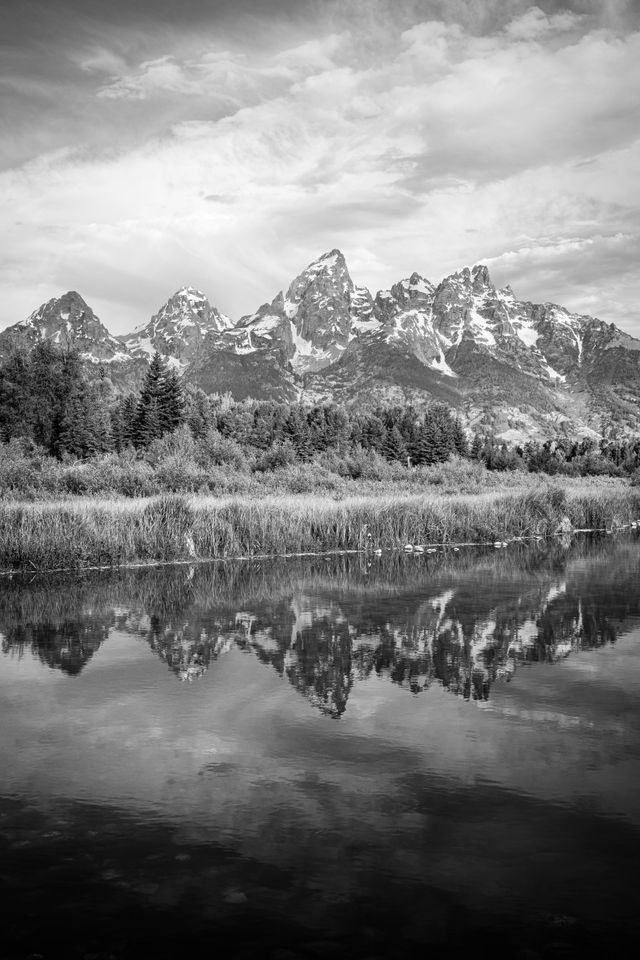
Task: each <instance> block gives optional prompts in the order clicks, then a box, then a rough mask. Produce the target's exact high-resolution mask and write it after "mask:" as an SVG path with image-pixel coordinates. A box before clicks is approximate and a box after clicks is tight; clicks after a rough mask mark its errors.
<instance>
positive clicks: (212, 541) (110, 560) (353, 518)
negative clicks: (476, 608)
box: [0, 485, 640, 570]
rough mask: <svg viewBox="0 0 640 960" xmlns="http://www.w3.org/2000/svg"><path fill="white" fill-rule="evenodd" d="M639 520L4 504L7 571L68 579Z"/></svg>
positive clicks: (327, 507)
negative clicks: (142, 566)
mask: <svg viewBox="0 0 640 960" xmlns="http://www.w3.org/2000/svg"><path fill="white" fill-rule="evenodd" d="M638 517H640V492H636V491H635V490H633V489H632V488H630V487H628V486H627V487H625V486H609V487H604V488H603V489H598V488H589V487H585V488H578V489H576V490H571V489H570V490H569V492H567V491H566V490H565V489H563V487H561V486H558V485H549V486H543V487H539V488H538V489H536V490H525V491H518V490H515V491H511V492H503V493H483V494H480V495H477V496H473V495H463V496H438V495H435V494H433V493H431V494H429V493H408V494H399V495H395V496H389V495H378V496H355V497H345V498H343V499H340V500H331V499H328V498H327V497H320V496H314V495H308V496H294V495H287V496H268V497H263V498H256V497H254V498H246V497H239V496H236V497H226V498H222V499H215V498H213V497H197V496H185V495H178V494H175V495H162V496H159V497H154V498H150V499H146V500H145V499H140V500H111V501H105V500H87V499H85V500H78V501H75V502H73V501H68V502H63V503H57V504H56V503H35V504H12V503H4V504H0V568H2V569H11V568H14V569H15V568H31V569H39V570H42V569H50V570H51V569H62V568H65V569H66V568H82V567H86V566H117V565H122V564H128V563H150V562H162V561H165V562H166V561H176V560H194V559H197V558H201V559H208V558H221V557H239V556H245V557H246V556H249V557H250V556H261V555H283V554H295V553H316V552H322V551H327V550H367V549H375V548H382V549H386V548H398V547H402V546H404V545H405V544H407V543H411V544H446V543H469V542H473V543H482V542H493V541H495V540H500V541H502V540H510V539H513V538H515V537H537V536H540V537H545V536H548V535H550V534H553V533H556V532H557V530H558V527H559V524H560V523H561V521H562V520H563V518H566V520H565V526H566V523H567V521H568V522H570V524H571V525H572V526H573V527H574V528H583V527H595V528H603V527H606V528H608V529H612V528H615V527H621V526H624V525H626V524H628V523H630V522H631V521H632V520H635V519H636V518H638Z"/></svg>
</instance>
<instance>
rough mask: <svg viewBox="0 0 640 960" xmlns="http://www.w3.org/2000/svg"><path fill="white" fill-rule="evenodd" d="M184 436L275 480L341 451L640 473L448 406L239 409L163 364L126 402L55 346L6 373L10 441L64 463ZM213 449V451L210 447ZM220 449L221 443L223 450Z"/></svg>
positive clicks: (625, 461) (593, 448) (623, 457)
mask: <svg viewBox="0 0 640 960" xmlns="http://www.w3.org/2000/svg"><path fill="white" fill-rule="evenodd" d="M180 427H188V428H189V431H190V433H191V434H192V436H193V438H194V439H195V440H197V441H199V442H205V441H211V442H215V443H218V444H220V443H223V444H224V442H225V441H232V443H233V447H234V451H235V455H236V456H238V455H241V454H238V451H241V450H243V449H244V450H245V451H246V454H247V456H249V455H250V456H251V459H252V462H253V463H254V464H255V466H254V469H256V470H258V471H260V470H270V469H274V468H276V467H279V466H286V465H288V464H293V463H296V462H305V461H308V460H311V459H313V458H316V457H317V456H318V455H322V454H323V453H324V452H326V451H334V452H337V453H338V454H342V455H344V456H346V455H348V454H349V453H350V452H353V451H357V450H361V451H372V452H374V453H375V454H376V455H380V456H382V457H384V458H385V459H386V460H387V461H389V462H390V463H394V462H396V463H402V464H406V465H408V466H421V465H423V464H433V463H440V462H443V461H445V460H447V459H448V458H449V457H450V456H451V455H452V454H457V455H458V456H460V457H469V458H471V459H472V460H476V461H480V462H482V463H484V464H485V465H486V466H487V468H488V469H490V470H515V469H523V470H529V471H533V472H539V471H543V472H546V473H550V474H569V475H578V474H580V475H584V474H613V475H622V474H625V473H627V474H630V473H633V472H635V471H636V470H637V469H638V467H639V466H640V439H638V438H621V439H609V440H602V441H600V442H597V441H596V440H593V439H581V440H569V439H556V440H548V441H546V442H540V443H534V442H531V443H527V444H526V445H523V446H515V445H508V444H506V443H499V442H496V441H495V439H493V438H490V437H481V436H477V435H476V436H474V437H473V438H472V440H471V443H469V441H468V438H467V436H466V434H465V431H464V429H463V427H462V425H461V423H460V421H459V420H458V419H457V418H456V417H454V416H453V415H452V414H451V412H450V411H449V410H448V408H447V407H445V406H444V405H442V404H437V403H436V404H433V405H432V406H430V407H429V408H428V409H426V410H423V411H418V410H416V409H415V408H414V407H412V406H399V405H395V406H380V407H377V408H375V409H373V410H367V411H359V410H357V409H353V408H349V409H347V408H344V407H340V406H337V405H336V404H331V403H326V404H318V405H315V406H309V405H304V404H285V403H277V402H272V401H253V400H245V401H242V402H239V403H235V402H233V400H232V399H231V397H230V396H228V395H225V396H220V395H216V394H214V395H212V396H208V395H207V394H205V393H204V392H203V391H202V390H199V389H194V388H192V387H186V388H185V387H184V386H183V384H182V382H181V380H180V378H179V377H178V375H177V374H176V373H175V371H173V370H171V369H170V368H168V366H167V364H166V363H165V362H164V361H163V360H162V358H161V357H160V355H159V354H157V353H156V354H155V356H154V357H153V359H152V361H151V363H150V365H149V369H148V371H147V374H146V377H145V380H144V383H143V385H142V388H141V389H140V391H139V392H138V393H131V394H129V395H127V396H124V397H122V396H117V395H116V394H115V392H114V390H113V387H112V385H111V382H110V381H109V380H108V379H107V378H106V377H97V378H95V379H91V380H88V379H87V377H86V375H85V373H84V372H83V364H82V362H81V361H80V360H79V358H78V356H77V354H75V353H74V352H68V351H61V350H59V349H58V348H56V347H55V346H54V345H52V344H51V343H50V342H48V341H43V342H42V343H39V344H38V345H37V346H36V347H35V348H33V349H32V350H31V351H30V352H19V351H17V352H15V353H13V354H12V355H11V356H10V357H9V358H8V359H6V360H4V361H3V362H2V363H0V441H4V442H7V441H9V440H12V439H15V438H22V439H24V440H27V441H31V442H33V443H34V444H36V445H37V446H38V447H39V448H41V449H43V450H44V451H46V452H47V453H48V454H50V455H52V456H55V457H57V458H58V459H63V458H65V457H71V458H74V459H83V460H86V459H89V458H91V457H94V456H96V455H99V454H104V453H108V452H110V451H115V452H116V453H121V452H123V451H126V450H133V451H139V452H142V451H145V450H147V449H148V448H150V447H151V446H152V445H153V444H154V443H155V441H157V440H159V439H160V438H162V437H163V436H165V435H167V434H171V433H173V432H174V431H175V430H176V429H178V428H180ZM212 438H213V440H212ZM215 438H217V440H215Z"/></svg>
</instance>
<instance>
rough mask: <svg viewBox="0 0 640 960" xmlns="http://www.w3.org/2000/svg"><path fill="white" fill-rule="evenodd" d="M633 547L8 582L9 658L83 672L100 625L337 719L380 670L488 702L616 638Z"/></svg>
mask: <svg viewBox="0 0 640 960" xmlns="http://www.w3.org/2000/svg"><path fill="white" fill-rule="evenodd" d="M639 573H640V544H639V543H638V541H637V539H635V538H632V537H630V538H628V539H623V540H620V539H617V540H612V539H610V538H609V539H607V538H602V539H590V538H581V539H576V540H575V541H573V542H572V543H569V544H563V543H560V542H553V543H550V544H545V545H537V546H526V547H525V546H521V547H520V546H515V545H514V546H512V547H510V548H509V549H508V550H505V551H500V553H494V552H491V553H490V552H487V551H480V550H470V551H469V552H468V553H465V554H462V553H460V554H453V553H451V554H446V553H445V552H441V553H439V554H436V555H425V556H421V557H405V556H400V555H389V556H388V557H383V558H382V559H374V558H368V557H366V556H343V557H336V558H313V559H305V560H295V561H294V560H286V561H285V560H274V561H268V562H260V563H258V562H252V563H218V564H207V565H202V566H194V567H189V568H186V567H181V566H178V567H164V568H156V569H150V570H135V571H121V572H119V573H117V574H110V575H104V574H102V575H99V576H98V575H95V574H92V575H85V576H84V577H81V578H79V579H64V578H54V579H51V578H48V579H47V580H46V581H45V580H44V579H41V578H39V577H36V578H34V579H32V580H31V582H29V583H26V582H24V581H23V580H21V579H20V578H14V579H11V580H7V581H5V582H4V583H3V584H2V589H1V590H0V634H1V635H2V650H3V653H5V654H6V655H11V656H22V655H23V654H24V653H25V651H31V652H32V653H33V654H34V655H36V656H37V657H38V658H39V659H40V660H41V661H42V662H43V663H44V664H46V665H48V666H49V667H51V668H54V669H60V670H62V671H64V672H65V673H67V674H69V675H77V674H79V673H80V671H81V670H82V668H83V667H84V665H85V664H86V663H87V662H88V661H89V660H90V659H91V657H93V655H94V654H95V652H96V651H97V650H98V648H99V647H100V645H101V644H102V643H104V642H105V641H106V640H107V639H108V637H109V634H110V632H111V631H112V630H118V631H121V632H127V633H130V634H133V635H135V636H138V637H143V638H144V639H145V640H146V642H147V643H148V644H149V646H150V648H151V650H153V652H154V653H155V654H156V655H157V656H158V657H160V658H161V659H162V660H163V661H164V662H165V663H166V664H167V666H168V667H169V669H170V670H171V671H172V672H173V673H174V674H175V675H176V676H177V677H178V678H179V679H180V680H186V681H191V680H197V679H198V678H200V677H202V676H203V674H204V673H205V672H206V671H207V670H208V669H209V668H210V667H211V665H212V663H213V662H214V661H215V660H216V659H217V658H219V657H220V656H221V655H222V654H224V653H226V652H228V651H229V650H231V649H234V648H239V649H241V650H244V651H248V652H251V653H252V654H253V655H255V656H256V657H257V658H258V659H259V660H260V662H262V663H264V664H267V665H269V666H271V667H273V668H274V669H275V670H277V672H278V673H279V674H280V675H282V676H284V677H286V678H287V679H288V681H289V682H290V683H291V684H292V686H293V687H295V689H296V690H298V691H299V692H300V693H301V694H302V695H303V696H305V697H306V698H307V699H308V700H309V701H310V702H311V703H312V704H313V705H314V706H315V707H317V708H318V709H319V710H320V711H322V713H325V714H327V715H329V716H332V717H340V716H341V715H342V714H343V713H344V712H345V710H346V708H347V703H348V698H349V694H350V692H351V690H352V688H353V686H354V684H356V683H358V682H361V681H363V680H366V679H367V678H368V677H370V676H371V675H377V676H379V677H382V678H386V679H388V680H390V681H391V682H392V683H395V684H398V685H400V686H401V687H403V688H405V689H406V690H408V691H410V692H411V693H413V694H418V693H420V692H421V691H424V690H426V689H427V688H428V687H430V686H431V685H432V684H434V683H437V684H439V685H441V686H442V687H444V688H446V689H447V690H449V691H450V692H451V693H454V694H457V695H459V696H462V697H465V698H467V699H472V700H487V699H488V697H489V694H490V690H491V687H492V685H493V684H494V683H495V682H496V681H498V680H509V679H510V678H511V677H512V676H513V674H514V672H515V671H516V669H517V666H518V664H522V663H530V662H539V661H544V662H549V663H553V662H555V661H557V660H560V659H562V658H564V657H567V656H569V655H570V654H571V653H572V652H574V651H576V650H580V649H591V648H594V647H598V646H601V645H604V644H607V643H613V642H614V641H615V639H616V636H617V635H618V634H619V633H620V632H621V631H625V630H626V629H629V628H630V627H631V626H632V625H633V623H634V621H635V619H636V618H638V617H639V616H640V597H638V595H637V592H636V589H635V585H636V584H637V582H638V574H639Z"/></svg>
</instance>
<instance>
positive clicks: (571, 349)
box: [0, 250, 640, 441]
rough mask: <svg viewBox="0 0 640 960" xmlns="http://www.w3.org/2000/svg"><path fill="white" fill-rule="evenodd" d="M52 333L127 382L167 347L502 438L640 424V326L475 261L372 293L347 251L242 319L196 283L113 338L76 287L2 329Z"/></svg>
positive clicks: (9, 344)
mask: <svg viewBox="0 0 640 960" xmlns="http://www.w3.org/2000/svg"><path fill="white" fill-rule="evenodd" d="M42 339H48V340H51V341H52V342H53V343H56V344H59V345H60V346H62V347H66V348H71V347H73V348H75V349H77V350H78V352H79V354H80V356H81V358H82V360H83V361H84V362H85V365H86V368H87V370H88V371H90V372H92V373H94V374H95V373H97V372H98V371H99V372H100V375H102V376H107V377H109V378H110V379H111V380H112V382H113V384H114V386H115V388H116V389H117V390H119V391H125V390H134V389H137V388H138V387H139V385H140V382H141V380H142V378H143V376H144V372H145V370H146V368H147V364H148V361H149V359H150V357H151V356H152V355H153V354H154V352H155V351H156V350H157V351H158V352H159V353H160V354H161V355H162V356H163V357H164V358H165V360H166V361H167V362H168V363H169V364H170V365H171V366H173V367H174V368H176V369H177V370H178V371H179V372H180V373H181V374H182V376H183V377H184V380H185V382H187V383H191V384H194V385H195V386H198V387H201V388H202V389H203V390H205V391H206V392H208V393H212V392H217V393H225V392H230V393H231V394H232V395H233V396H234V397H235V398H236V399H238V400H241V399H245V398H247V397H253V398H254V399H257V400H278V401H288V402H293V401H296V400H300V401H304V402H308V403H317V402H330V401H335V402H339V403H344V404H347V405H353V404H358V405H359V406H362V407H371V406H375V405H377V404H380V403H385V404H390V403H392V404H395V403H398V404H407V403H412V404H414V405H415V406H417V407H419V406H424V405H425V404H427V403H429V402H431V401H433V400H434V399H435V400H439V401H443V402H445V403H446V404H448V405H449V406H450V407H451V408H453V409H455V410H456V411H457V413H458V414H459V415H460V416H461V417H462V419H463V421H464V422H465V423H466V424H467V425H468V426H470V427H473V428H475V429H477V430H480V431H481V432H490V433H493V434H495V435H496V436H498V437H501V438H504V439H506V440H518V441H520V440H526V439H528V438H533V437H541V436H545V437H550V436H558V435H572V436H573V435H586V434H595V435H598V434H599V435H601V434H607V432H609V431H610V430H611V429H612V427H613V428H615V429H616V430H617V431H618V432H620V433H625V432H636V431H638V429H640V406H639V400H640V340H637V339H635V338H633V337H631V336H629V335H628V334H626V333H624V332H623V331H621V330H619V329H618V328H616V327H615V326H614V325H613V324H607V323H605V322H603V321H602V320H598V319H596V318H594V317H590V316H587V315H581V314H575V313H571V312H570V311H568V310H566V309H565V308H563V307H561V306H558V305H556V304H553V303H531V302H529V301H524V300H519V299H518V298H517V296H516V295H515V294H514V292H513V291H512V290H511V288H510V287H508V286H507V287H504V288H502V289H497V288H496V287H495V286H494V284H493V282H492V280H491V277H490V275H489V271H488V270H487V268H486V266H482V265H476V266H474V267H473V268H472V269H469V268H468V267H465V268H464V269H462V270H460V271H458V272H457V273H453V274H451V275H450V276H448V277H446V278H445V279H444V280H442V281H440V282H439V283H438V284H433V283H432V282H430V281H429V280H428V279H426V278H425V277H423V276H421V275H420V274H418V273H412V274H411V275H410V276H409V277H407V278H405V279H402V280H399V281H398V282H397V283H395V284H394V285H393V286H392V287H391V288H390V289H389V290H382V291H379V292H378V293H377V294H376V295H375V296H373V295H372V294H371V293H370V291H369V290H367V289H366V288H365V287H359V286H356V285H355V284H354V282H353V280H352V278H351V276H350V273H349V270H348V268H347V264H346V262H345V259H344V256H343V255H342V253H341V252H340V251H339V250H332V251H330V252H329V253H326V254H323V255H322V256H321V257H319V258H318V259H317V260H315V261H313V263H311V264H309V266H308V267H307V268H306V269H305V270H303V271H302V273H301V274H300V275H299V276H297V277H296V278H295V279H294V280H293V281H292V283H291V284H290V285H289V287H288V289H287V290H286V292H284V291H281V292H280V293H278V294H277V296H276V297H275V298H274V299H273V300H272V301H271V302H270V303H265V304H263V305H262V306H261V307H259V308H258V309H257V310H256V311H255V313H253V314H250V315H248V316H244V317H241V318H240V319H239V320H238V321H233V320H231V319H230V318H229V317H227V316H225V315H224V314H223V313H221V312H220V311H219V310H218V309H217V308H216V307H215V306H213V305H212V304H211V303H209V301H208V300H207V298H206V297H205V295H204V294H203V293H201V292H200V291H199V290H195V289H193V288H192V287H183V288H182V289H180V290H178V291H177V293H175V294H174V295H173V296H172V297H170V299H169V300H168V301H167V303H165V304H164V306H163V307H161V309H160V310H159V311H158V312H157V313H156V314H155V315H154V316H153V317H152V318H151V320H149V322H148V323H146V324H143V325H142V326H140V327H138V328H136V329H135V330H134V331H133V332H132V333H130V334H126V335H123V336H118V337H115V336H113V335H112V334H110V333H109V331H108V329H107V327H106V326H105V325H104V324H103V323H102V322H101V320H100V319H99V318H98V317H97V316H96V315H95V314H94V312H93V310H92V309H91V307H90V306H88V304H87V303H86V302H85V301H84V300H83V298H82V297H81V296H80V295H79V294H78V293H76V292H73V291H71V292H69V293H66V294H65V295H64V296H62V297H60V298H58V299H53V300H49V301H48V302H47V303H45V304H43V305H42V306H41V307H39V308H38V309H37V310H36V311H34V313H32V314H31V316H30V317H28V318H27V319H26V320H23V321H20V322H18V323H16V324H14V325H13V326H10V327H8V328H7V329H5V330H3V331H2V332H1V333H0V357H2V356H6V355H7V354H8V353H10V352H11V350H13V349H15V348H17V347H26V348H29V347H31V346H33V345H34V344H35V343H37V342H38V341H39V340H42Z"/></svg>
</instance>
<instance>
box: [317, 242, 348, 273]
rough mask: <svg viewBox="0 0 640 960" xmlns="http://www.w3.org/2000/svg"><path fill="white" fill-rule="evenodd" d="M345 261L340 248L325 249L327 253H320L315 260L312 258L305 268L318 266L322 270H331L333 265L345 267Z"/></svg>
mask: <svg viewBox="0 0 640 960" xmlns="http://www.w3.org/2000/svg"><path fill="white" fill-rule="evenodd" d="M346 265H347V261H346V260H345V258H344V254H343V252H342V250H338V249H337V247H336V248H334V249H333V250H329V251H327V253H323V254H321V255H320V256H319V257H318V258H317V259H316V260H312V261H311V263H310V264H309V266H308V267H307V270H314V269H316V268H320V269H322V270H331V269H333V268H334V267H346Z"/></svg>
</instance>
